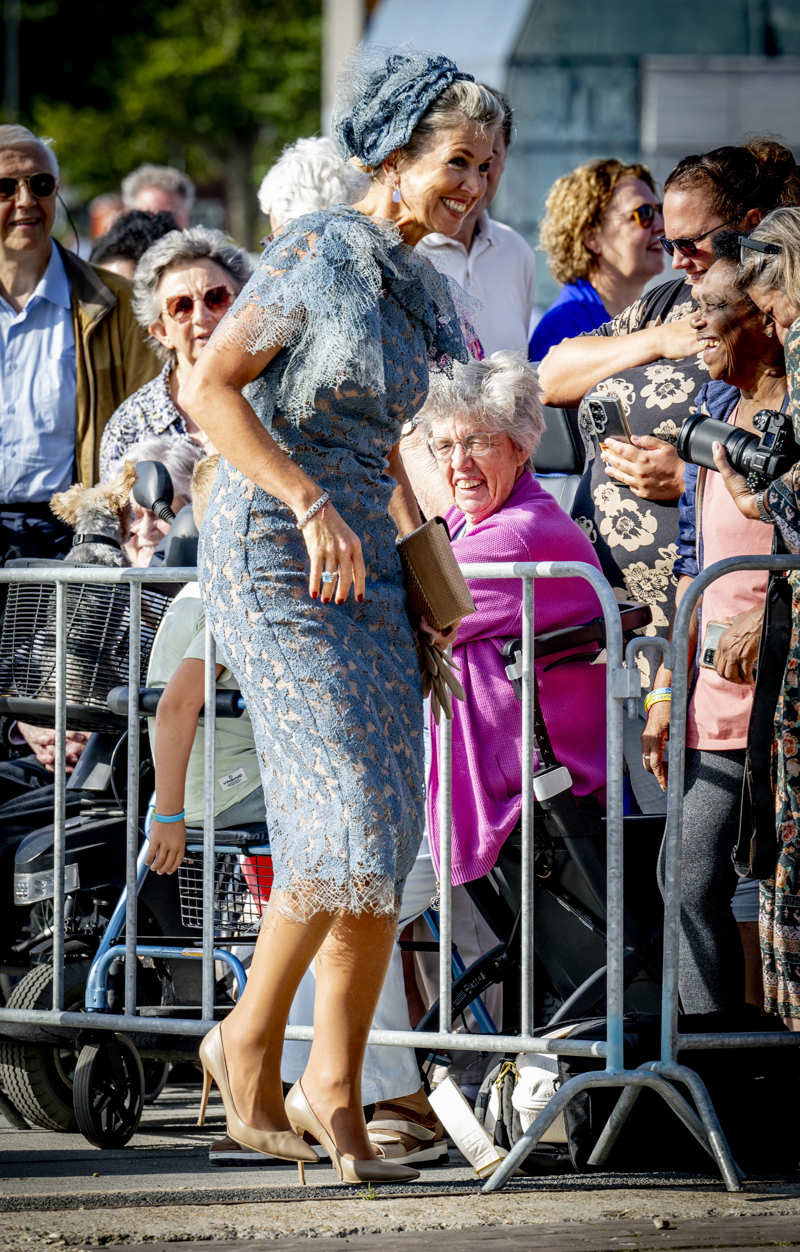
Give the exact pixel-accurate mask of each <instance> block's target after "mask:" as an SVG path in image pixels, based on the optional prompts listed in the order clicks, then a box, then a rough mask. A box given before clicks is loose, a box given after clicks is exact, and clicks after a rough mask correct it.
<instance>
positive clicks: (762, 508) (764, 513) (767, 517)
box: [756, 490, 775, 526]
mask: <svg viewBox="0 0 800 1252" xmlns="http://www.w3.org/2000/svg"><path fill="white" fill-rule="evenodd" d="M766 494H767V493H766V490H764V491H759V493H758V495H757V496H756V508H757V509H758V516H759V517H760V518H761V520H762V522H766V523H767V524H768V525H769V526H773V525H774V524H775V518H774V517H773V516H772V513H771V512H770V511H769V509H768V508H767V502H766V500H765V499H764V496H765V495H766Z"/></svg>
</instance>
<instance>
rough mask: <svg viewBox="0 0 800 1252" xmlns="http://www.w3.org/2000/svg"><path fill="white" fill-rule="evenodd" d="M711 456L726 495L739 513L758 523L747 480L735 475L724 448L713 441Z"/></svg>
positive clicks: (753, 496)
mask: <svg viewBox="0 0 800 1252" xmlns="http://www.w3.org/2000/svg"><path fill="white" fill-rule="evenodd" d="M711 454H712V456H713V457H714V464H715V465H716V467H717V469H718V470H719V472H720V474H721V475H722V478H723V480H724V482H725V486H726V487H727V488H728V493H729V495H730V496H731V497H732V499H733V502H734V504H735V505H736V507H737V509H738V510H739V512H740V513H741V514H742V515H743V516H744V517H749V518H751V519H752V520H753V521H758V520H759V512H758V502H757V500H756V497H755V494H754V493H753V492H752V491H751V490H750V488H749V487H748V485H747V479H746V478H743V477H742V475H741V474H737V473H736V470H735V469H734V468H733V466H732V465H731V463H730V461H729V460H728V454H727V452H726V451H725V448H724V446H723V445H722V444H721V443H719V442H718V441H717V440H715V441H714V443H713V444H712V445H711Z"/></svg>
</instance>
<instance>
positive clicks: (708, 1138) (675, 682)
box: [483, 556, 800, 1191]
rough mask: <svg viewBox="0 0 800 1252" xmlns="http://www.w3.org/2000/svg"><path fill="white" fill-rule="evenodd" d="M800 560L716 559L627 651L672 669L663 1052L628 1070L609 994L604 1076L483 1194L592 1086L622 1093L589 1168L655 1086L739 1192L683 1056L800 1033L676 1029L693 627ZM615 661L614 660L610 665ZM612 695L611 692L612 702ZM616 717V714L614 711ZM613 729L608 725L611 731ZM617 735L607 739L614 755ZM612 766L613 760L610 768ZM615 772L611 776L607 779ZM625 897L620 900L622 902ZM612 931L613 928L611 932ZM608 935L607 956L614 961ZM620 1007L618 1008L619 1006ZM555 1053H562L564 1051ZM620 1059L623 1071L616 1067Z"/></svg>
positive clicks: (553, 1108)
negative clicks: (722, 591) (748, 574)
mask: <svg viewBox="0 0 800 1252" xmlns="http://www.w3.org/2000/svg"><path fill="white" fill-rule="evenodd" d="M799 569H800V558H798V557H796V556H795V557H766V556H742V557H731V558H729V559H727V560H724V561H717V562H716V563H715V564H714V565H711V566H709V567H708V569H706V570H704V571H703V572H702V573H701V574H699V575H698V576H697V577H696V578H694V579H693V580H692V582H691V584H690V585H689V587H688V588H687V590H686V592H685V594H684V596H683V599H682V600H681V603H680V605H679V606H678V609H677V612H676V615H675V624H674V629H673V633H672V642H671V643H669V642H667V641H666V640H665V639H661V638H657V637H656V638H646V637H640V638H637V639H633V640H632V641H631V642H630V643H629V644H628V647H627V649H626V661H627V670H626V671H623V672H626V673H629V674H630V673H635V672H636V657H637V655H638V654H639V653H640V652H644V651H652V652H653V654H654V656H655V659H656V662H657V661H658V660H660V659H662V658H663V660H664V663H665V665H666V666H667V667H668V668H669V669H671V670H672V703H671V710H670V737H669V745H670V756H669V775H668V785H667V824H666V833H665V838H666V849H665V850H666V863H665V885H664V954H663V968H662V993H661V1054H660V1056H659V1058H658V1059H657V1060H656V1059H654V1060H652V1061H649V1062H646V1063H644V1064H642V1065H640V1066H638V1067H637V1069H635V1070H625V1069H624V1068H623V1067H622V1054H621V1052H619V1053H617V1052H614V1053H613V1054H612V1047H611V1040H612V1034H613V1033H615V1032H616V1029H617V1028H619V1029H620V1030H621V1014H620V1017H619V1019H618V1020H617V1019H616V1018H615V1019H614V1020H613V1021H612V1016H611V1014H612V1006H611V995H610V994H609V1001H608V1003H609V1010H608V1016H609V1021H608V1040H609V1045H608V1051H607V1053H606V1070H605V1072H604V1073H596V1074H586V1075H579V1076H578V1077H576V1078H572V1079H570V1080H569V1081H568V1082H566V1083H565V1084H564V1085H563V1086H562V1087H561V1088H560V1089H559V1091H557V1092H556V1094H555V1095H554V1096H553V1098H552V1100H551V1101H550V1103H549V1104H548V1105H547V1107H546V1108H545V1109H543V1110H542V1112H541V1113H540V1114H539V1116H538V1117H537V1118H536V1120H535V1121H534V1122H533V1124H532V1125H531V1126H530V1127H529V1128H528V1130H527V1131H526V1133H525V1134H524V1135H523V1137H522V1138H521V1139H520V1140H519V1142H518V1143H516V1144H515V1145H514V1147H513V1148H512V1150H511V1152H510V1153H509V1154H508V1156H507V1157H506V1158H505V1160H504V1161H503V1164H502V1165H501V1166H500V1168H499V1169H498V1170H497V1172H496V1173H495V1174H493V1175H492V1177H491V1178H490V1179H489V1181H488V1182H487V1183H486V1185H485V1186H484V1188H483V1189H484V1191H496V1190H497V1189H498V1188H499V1187H501V1186H502V1185H503V1183H504V1182H505V1181H506V1179H507V1178H508V1177H509V1176H510V1175H511V1173H512V1172H513V1171H514V1169H515V1168H516V1167H517V1166H518V1165H519V1163H520V1162H521V1161H523V1160H524V1159H525V1157H526V1156H527V1155H528V1153H529V1152H530V1151H531V1150H532V1149H533V1147H534V1146H535V1144H536V1143H537V1142H538V1141H539V1139H540V1138H541V1136H542V1135H543V1134H544V1133H545V1131H546V1130H547V1128H548V1127H549V1126H550V1124H551V1123H552V1122H553V1121H554V1120H555V1118H556V1117H557V1116H558V1114H559V1113H560V1112H561V1111H562V1110H563V1109H564V1108H565V1107H566V1105H567V1104H568V1103H569V1101H570V1100H571V1099H572V1098H573V1097H574V1096H576V1095H577V1094H578V1093H579V1092H580V1091H582V1090H583V1089H585V1088H587V1087H594V1086H619V1087H621V1088H623V1090H622V1093H621V1095H620V1098H619V1099H618V1101H617V1103H616V1105H615V1107H614V1109H613V1111H612V1113H611V1116H610V1118H609V1120H608V1122H607V1123H606V1125H605V1127H604V1129H603V1131H602V1133H601V1135H600V1137H599V1139H598V1141H597V1143H596V1144H595V1147H594V1150H593V1152H592V1154H591V1156H590V1158H589V1163H590V1164H591V1165H602V1164H603V1162H604V1161H606V1160H607V1159H608V1155H609V1153H610V1152H611V1149H612V1147H613V1146H614V1143H615V1142H616V1140H617V1138H618V1136H619V1134H620V1132H621V1130H622V1128H623V1126H624V1124H625V1122H626V1120H627V1118H628V1116H629V1114H630V1112H631V1110H632V1109H633V1106H634V1105H635V1103H636V1100H637V1099H638V1097H639V1094H640V1092H641V1090H642V1088H643V1087H652V1088H654V1089H655V1090H656V1091H658V1092H659V1094H660V1095H661V1096H662V1097H663V1098H664V1099H665V1100H666V1102H667V1104H668V1105H669V1106H670V1107H671V1108H672V1109H673V1110H674V1111H675V1113H676V1114H677V1115H678V1116H679V1117H680V1119H681V1120H682V1121H683V1122H684V1124H685V1125H686V1126H687V1128H688V1129H689V1130H690V1131H691V1133H692V1134H693V1135H694V1137H695V1138H696V1139H697V1140H698V1142H699V1143H700V1144H701V1146H702V1147H703V1148H704V1149H705V1150H706V1151H707V1152H708V1153H709V1155H710V1156H711V1157H712V1158H713V1160H714V1161H715V1162H716V1164H717V1166H718V1168H719V1171H720V1173H721V1175H722V1178H723V1180H724V1182H725V1186H726V1188H727V1190H728V1191H740V1190H741V1189H742V1181H743V1179H744V1174H743V1173H742V1171H741V1170H740V1168H739V1166H738V1165H737V1164H736V1162H735V1161H734V1159H733V1157H732V1156H731V1152H730V1148H729V1147H728V1144H727V1141H726V1139H725V1136H724V1134H723V1132H722V1128H721V1127H720V1124H719V1119H718V1117H717V1115H716V1112H715V1110H714V1106H713V1104H712V1102H711V1099H710V1097H709V1094H708V1091H707V1089H706V1087H705V1084H704V1083H703V1082H702V1081H701V1079H700V1078H699V1076H698V1075H697V1073H696V1072H695V1071H694V1070H692V1069H691V1068H690V1067H689V1066H687V1065H679V1064H678V1061H677V1055H678V1052H679V1051H690V1050H700V1049H708V1048H747V1047H759V1048H760V1047H792V1046H795V1047H796V1046H798V1045H800V1033H795V1032H777V1031H773V1032H766V1031H765V1032H760V1033H757V1032H745V1031H740V1032H726V1033H718V1034H681V1033H679V1031H678V945H679V940H680V907H681V900H680V883H681V846H682V838H683V789H684V766H685V757H686V714H687V709H688V704H689V653H688V649H689V624H690V621H691V617H692V614H693V612H694V609H695V607H696V605H697V602H698V601H699V599H700V597H701V596H702V594H703V592H704V590H705V589H706V587H707V586H708V585H709V583H711V582H714V581H715V580H716V579H718V578H721V577H722V576H723V575H725V574H728V573H731V572H732V571H734V570H769V571H776V572H777V571H787V570H799ZM610 659H611V657H610V655H609V660H610ZM611 699H612V693H609V703H610V701H611ZM609 711H610V710H609ZM610 726H611V723H610V722H609V728H610ZM611 743H612V735H611V734H609V751H610V745H611ZM610 766H611V761H610V760H609V770H610ZM610 780H611V773H610V772H609V781H610ZM615 841H616V828H615V827H614V828H612V821H611V818H610V817H609V896H608V901H609V910H611V907H612V881H611V873H610V864H611V856H612V845H613V844H614V843H615ZM621 897H622V893H621V892H620V896H619V899H620V901H621ZM609 929H610V928H609ZM610 949H611V934H610V933H609V957H610V956H611V951H610ZM615 1006H616V1002H615ZM554 1050H556V1051H557V1050H560V1049H558V1048H556V1049H554ZM615 1060H618V1061H619V1066H618V1068H616V1067H615V1065H614V1061H615ZM676 1083H683V1084H685V1085H686V1087H687V1088H688V1090H689V1091H690V1093H691V1096H692V1099H693V1100H694V1103H695V1106H696V1110H697V1112H696V1113H695V1112H694V1111H693V1110H692V1109H691V1107H690V1105H689V1104H688V1103H687V1102H686V1101H685V1100H684V1099H683V1097H682V1096H681V1095H680V1094H679V1092H678V1091H677V1089H676V1087H675V1085H674V1084H676Z"/></svg>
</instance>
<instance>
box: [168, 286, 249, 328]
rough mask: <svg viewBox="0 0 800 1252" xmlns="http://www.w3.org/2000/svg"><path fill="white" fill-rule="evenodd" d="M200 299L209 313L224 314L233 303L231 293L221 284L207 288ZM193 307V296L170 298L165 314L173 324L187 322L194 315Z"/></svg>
mask: <svg viewBox="0 0 800 1252" xmlns="http://www.w3.org/2000/svg"><path fill="white" fill-rule="evenodd" d="M201 298H202V301H203V304H204V305H205V306H206V308H207V309H208V310H209V312H210V313H224V312H225V310H226V309H227V308H228V307H229V306H230V305H231V304H232V303H233V295H232V293H231V292H230V291H228V288H227V287H223V286H222V284H220V285H219V287H209V289H208V291H204V292H203V295H202V297H201ZM194 306H195V299H194V297H193V296H170V297H169V299H168V300H167V313H169V315H170V317H171V318H172V320H173V322H188V321H189V318H190V317H191V316H192V314H193V313H194Z"/></svg>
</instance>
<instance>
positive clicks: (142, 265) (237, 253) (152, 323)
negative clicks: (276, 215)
mask: <svg viewBox="0 0 800 1252" xmlns="http://www.w3.org/2000/svg"><path fill="white" fill-rule="evenodd" d="M252 268H253V267H252V264H251V262H250V258H249V257H248V255H247V253H246V252H245V251H244V249H243V248H237V247H236V246H235V245H234V244H232V243H231V242H230V241H229V240H228V239H227V238H226V236H225V235H223V234H222V232H221V231H218V230H207V229H206V228H205V227H203V226H194V227H190V228H189V229H188V230H173V231H170V232H169V234H167V235H164V236H163V237H162V238H161V239H159V240H157V241H156V243H154V244H152V245H151V247H149V248H148V249H147V251H146V252H145V253H144V255H143V256H142V258H141V260H140V261H139V264H138V265H137V267H136V274H135V276H134V282H133V311H134V314H135V315H136V318H137V320H138V322H139V325H140V326H141V327H142V329H143V330H145V331H146V332H147V333H148V335H149V338H150V341H151V343H152V346H153V348H154V350H155V352H156V353H157V354H158V355H159V356H160V357H161V359H162V361H164V362H165V364H164V368H163V369H162V371H161V373H160V374H158V375H157V376H156V377H155V378H154V379H153V380H152V381H151V382H149V383H146V384H145V385H144V387H141V388H140V389H139V390H138V391H136V392H134V394H133V395H132V396H129V397H128V399H127V400H125V401H124V403H123V404H121V405H120V406H119V408H118V409H117V410H116V412H115V413H113V414H112V416H111V418H110V419H109V422H108V425H107V426H106V428H105V430H104V431H103V438H102V441H101V443H100V475H101V477H102V478H106V477H107V476H108V472H109V470H110V469H111V467H112V466H113V465H115V464H116V463H117V462H118V461H120V460H121V459H122V458H123V457H124V456H125V453H126V451H127V450H128V448H130V447H131V446H132V445H133V444H135V443H139V442H140V441H141V440H142V439H146V438H148V437H150V436H153V435H165V434H166V435H174V436H175V437H176V438H188V439H192V440H194V441H195V442H196V443H199V444H200V445H201V446H202V447H203V448H204V449H205V450H206V451H209V450H213V449H210V447H209V445H208V441H207V440H206V438H205V436H204V435H203V432H202V431H201V430H200V427H199V426H198V425H197V423H196V422H194V421H192V419H191V418H190V417H189V415H188V413H187V412H186V410H185V408H184V406H183V404H182V390H183V387H184V384H185V382H186V380H187V378H188V376H189V373H190V371H191V368H192V366H193V365H194V363H195V361H196V360H197V358H198V356H199V355H200V353H201V351H202V350H203V348H204V347H205V345H206V344H207V343H208V341H209V339H210V338H211V334H212V332H213V330H214V328H215V326H216V325H217V323H218V322H219V321H220V319H221V318H222V317H223V315H224V314H225V313H227V311H228V309H229V308H230V306H231V305H232V304H233V301H234V300H235V299H236V296H237V295H238V294H239V292H240V291H241V289H242V287H243V286H244V284H245V282H246V281H247V279H248V278H249V277H250V273H251V271H252Z"/></svg>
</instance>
